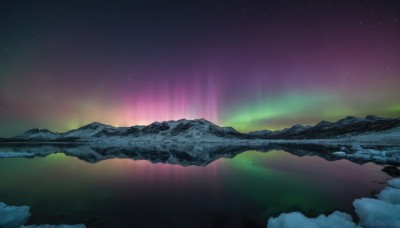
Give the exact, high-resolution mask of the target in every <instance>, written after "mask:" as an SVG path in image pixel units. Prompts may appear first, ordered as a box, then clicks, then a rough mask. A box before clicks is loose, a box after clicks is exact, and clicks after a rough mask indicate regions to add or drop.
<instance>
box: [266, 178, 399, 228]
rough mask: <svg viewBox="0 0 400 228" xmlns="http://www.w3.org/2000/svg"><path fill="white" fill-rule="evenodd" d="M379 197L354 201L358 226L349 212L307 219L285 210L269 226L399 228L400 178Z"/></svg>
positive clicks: (295, 227) (270, 220)
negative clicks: (358, 219)
mask: <svg viewBox="0 0 400 228" xmlns="http://www.w3.org/2000/svg"><path fill="white" fill-rule="evenodd" d="M388 183H389V185H390V187H386V188H385V189H384V190H382V191H381V192H380V193H379V195H378V196H377V197H378V198H377V199H371V198H362V199H357V200H355V201H354V202H353V206H354V208H355V212H356V213H357V215H358V217H359V218H360V221H359V223H358V225H356V224H355V223H354V222H353V221H352V219H351V216H350V215H349V214H346V213H342V212H338V211H335V212H334V213H332V214H331V215H328V216H325V215H320V216H318V217H316V218H308V217H306V216H304V215H303V214H302V213H300V212H291V213H283V214H281V215H279V216H278V217H276V218H273V217H271V218H270V219H269V220H268V225H267V227H269V228H275V227H280V228H297V227H310V228H313V227H342V228H347V227H391V228H400V178H397V179H393V180H390V181H389V182H388Z"/></svg>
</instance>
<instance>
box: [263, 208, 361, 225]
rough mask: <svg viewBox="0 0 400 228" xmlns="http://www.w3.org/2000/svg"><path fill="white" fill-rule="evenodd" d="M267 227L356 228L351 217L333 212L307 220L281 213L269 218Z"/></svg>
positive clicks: (300, 214)
mask: <svg viewBox="0 0 400 228" xmlns="http://www.w3.org/2000/svg"><path fill="white" fill-rule="evenodd" d="M268 227H270V228H275V227H277V228H281V227H285V228H298V227H308V228H319V227H341V228H356V227H357V226H356V224H354V222H353V221H352V219H351V216H350V215H348V214H346V213H343V212H339V211H335V212H333V213H332V214H330V215H328V216H325V215H320V216H318V217H317V218H307V217H306V216H304V215H303V214H302V213H300V212H291V213H287V214H286V213H283V214H281V215H279V216H278V217H277V218H270V219H269V220H268Z"/></svg>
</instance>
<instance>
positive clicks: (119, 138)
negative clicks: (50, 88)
mask: <svg viewBox="0 0 400 228" xmlns="http://www.w3.org/2000/svg"><path fill="white" fill-rule="evenodd" d="M376 134H379V135H380V136H381V138H382V137H383V138H387V137H392V138H393V137H394V139H398V137H399V136H400V119H399V118H397V119H387V118H381V117H376V116H367V117H366V118H356V117H346V118H345V119H342V120H339V121H337V122H335V123H330V122H327V121H322V122H320V123H318V124H317V125H315V126H313V127H310V126H301V125H295V126H293V127H291V128H287V129H284V130H281V131H268V130H264V131H257V132H251V133H247V134H246V133H240V132H238V131H236V130H235V129H233V128H231V127H219V126H217V125H215V124H213V123H211V122H209V121H207V120H204V119H197V120H185V119H182V120H178V121H165V122H161V123H159V122H154V123H152V124H150V125H148V126H132V127H113V126H109V125H105V124H101V123H97V122H95V123H92V124H89V125H86V126H83V127H80V128H78V129H75V130H71V131H68V132H65V133H54V132H51V131H49V130H47V129H41V130H39V129H32V130H29V131H27V132H25V133H23V134H20V135H18V136H15V137H12V138H8V139H1V141H3V142H27V141H28V142H76V141H79V142H101V143H108V144H130V143H137V142H149V141H151V142H155V141H156V142H189V141H196V142H230V143H233V142H235V143H237V142H238V141H243V140H246V141H249V140H260V139H263V140H264V139H268V140H271V139H285V140H293V139H296V140H298V139H338V138H339V139H340V138H348V137H364V139H365V140H369V139H370V138H368V137H369V136H371V137H374V138H375V135H376ZM396 137H397V138H396Z"/></svg>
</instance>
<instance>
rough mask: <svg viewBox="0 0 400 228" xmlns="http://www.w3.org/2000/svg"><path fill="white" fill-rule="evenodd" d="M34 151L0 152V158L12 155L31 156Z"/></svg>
mask: <svg viewBox="0 0 400 228" xmlns="http://www.w3.org/2000/svg"><path fill="white" fill-rule="evenodd" d="M33 156H35V154H34V153H29V152H0V158H13V157H33Z"/></svg>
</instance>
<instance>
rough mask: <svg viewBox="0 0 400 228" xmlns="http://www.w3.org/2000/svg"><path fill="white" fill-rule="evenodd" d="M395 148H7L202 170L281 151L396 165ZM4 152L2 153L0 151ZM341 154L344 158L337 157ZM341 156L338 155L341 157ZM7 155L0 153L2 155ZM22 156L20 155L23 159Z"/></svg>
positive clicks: (398, 157)
mask: <svg viewBox="0 0 400 228" xmlns="http://www.w3.org/2000/svg"><path fill="white" fill-rule="evenodd" d="M399 149H400V148H399V147H387V146H380V147H376V146H374V147H371V146H369V147H367V146H364V147H361V146H359V145H357V146H353V145H347V146H340V145H333V144H327V145H323V144H301V145H300V144H282V143H270V144H267V145H261V144H259V145H251V144H246V143H242V144H229V143H197V144H191V143H186V144H185V143H181V144H175V143H167V144H162V145H161V144H160V145H156V144H151V145H149V144H146V143H143V144H135V145H131V146H118V147H113V146H107V145H104V144H103V145H102V144H47V145H38V144H36V145H21V144H19V145H11V146H8V147H7V151H9V152H24V153H25V154H27V156H26V157H32V156H47V155H49V154H52V153H58V152H62V153H65V154H66V155H68V156H73V157H77V158H79V159H81V160H84V161H87V162H91V163H94V162H98V161H102V160H106V159H112V158H130V159H133V160H148V161H150V162H152V163H165V164H177V165H181V166H189V165H195V166H205V165H207V164H209V163H211V162H213V161H215V160H217V159H219V158H232V157H234V156H236V155H237V154H239V153H242V152H244V151H248V150H256V151H260V152H268V151H271V150H284V151H287V152H289V153H291V154H294V155H297V156H319V157H322V158H324V159H326V160H338V159H347V160H351V161H353V162H357V163H361V164H362V163H365V162H370V161H372V162H375V163H380V164H397V165H398V164H400V150H399ZM1 150H2V151H5V150H4V149H1ZM339 150H341V151H342V152H343V151H345V152H343V153H345V154H346V155H345V156H342V155H341V156H337V153H334V152H337V151H339ZM342 152H341V153H342ZM6 153H7V152H0V158H1V157H7V156H2V154H6ZM24 153H20V154H21V156H24Z"/></svg>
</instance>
